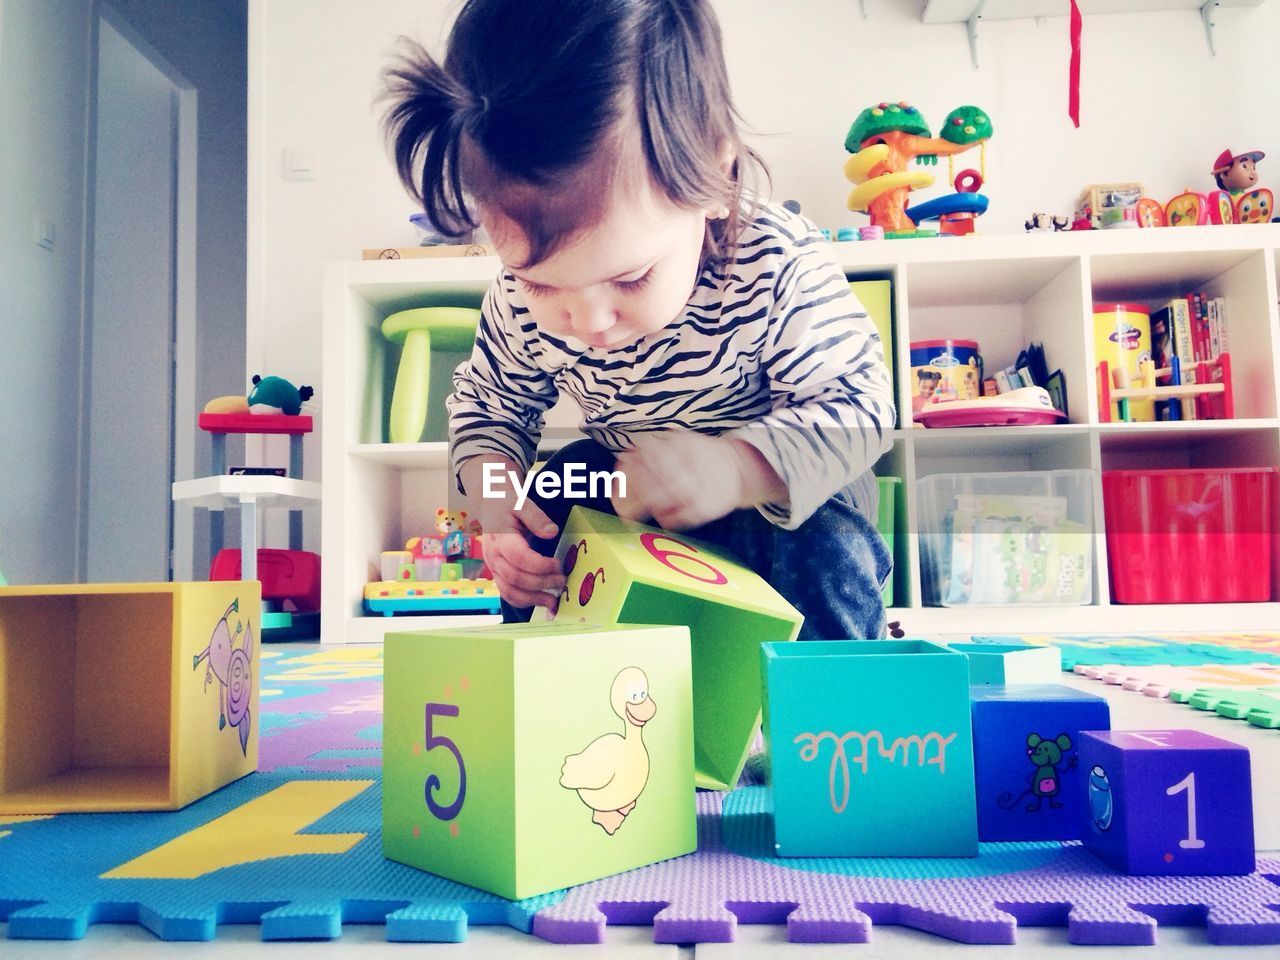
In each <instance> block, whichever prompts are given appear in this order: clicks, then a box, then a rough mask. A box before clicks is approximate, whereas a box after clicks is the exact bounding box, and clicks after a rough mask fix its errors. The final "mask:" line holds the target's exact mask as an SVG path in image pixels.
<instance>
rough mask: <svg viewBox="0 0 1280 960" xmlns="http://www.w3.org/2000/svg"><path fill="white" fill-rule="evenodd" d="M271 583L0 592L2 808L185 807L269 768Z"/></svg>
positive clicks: (127, 585)
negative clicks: (262, 735)
mask: <svg viewBox="0 0 1280 960" xmlns="http://www.w3.org/2000/svg"><path fill="white" fill-rule="evenodd" d="M260 608H261V584H259V583H258V582H257V581H256V580H253V581H247V582H235V581H217V582H213V583H125V584H73V585H67V586H31V587H13V586H9V587H0V814H45V813H71V812H89V811H94V812H105V811H133V810H176V809H178V808H180V807H184V806H186V805H187V804H189V803H191V802H192V801H194V800H198V799H199V798H200V797H203V796H205V795H206V794H208V793H212V792H213V791H214V790H216V789H218V788H219V787H222V786H224V785H226V784H228V783H231V782H232V781H233V780H238V779H239V778H241V777H243V776H244V775H245V774H248V773H252V772H253V771H254V770H256V769H257V767H258V723H259V714H258V686H257V674H258V636H259V633H258V631H259V625H260V620H259V614H260Z"/></svg>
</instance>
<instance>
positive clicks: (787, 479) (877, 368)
mask: <svg viewBox="0 0 1280 960" xmlns="http://www.w3.org/2000/svg"><path fill="white" fill-rule="evenodd" d="M453 384H454V392H453V394H452V395H451V396H450V397H449V400H448V409H449V432H450V437H451V460H452V462H453V469H454V471H455V476H456V472H457V470H458V467H459V466H460V465H461V463H462V462H463V461H465V460H467V459H469V458H471V457H475V456H479V455H486V454H489V455H492V454H497V455H500V456H506V457H510V458H511V459H513V460H515V461H516V462H517V463H519V464H521V465H522V466H523V467H524V468H525V469H526V470H527V469H528V468H529V467H530V465H531V464H532V462H533V460H534V457H535V454H536V451H537V445H538V441H539V439H540V437H541V434H542V424H543V415H544V413H545V412H546V411H547V410H548V409H550V408H551V407H552V406H553V405H554V404H555V402H556V400H557V397H558V396H559V394H560V393H561V392H563V393H566V394H568V395H569V396H570V397H572V398H573V399H574V400H575V401H577V404H578V407H579V408H580V409H581V411H582V417H583V419H582V423H581V429H582V431H583V432H584V433H586V434H587V435H588V436H590V437H592V438H593V439H595V440H596V441H598V442H599V443H601V444H602V445H603V446H605V447H606V448H608V449H610V450H614V451H621V450H625V449H627V447H629V446H630V442H629V439H628V438H629V437H631V436H634V435H635V434H637V433H639V432H642V431H655V430H669V429H676V428H687V429H691V430H697V431H699V432H701V433H707V434H712V435H720V434H728V435H731V436H734V437H737V438H740V439H742V440H745V441H746V442H747V443H750V444H751V445H752V446H754V447H756V448H757V449H758V450H759V451H760V452H761V453H762V454H763V455H764V457H765V459H766V460H768V462H769V464H770V465H771V466H772V467H773V468H774V470H776V471H777V473H778V475H779V477H781V479H782V480H783V482H784V483H785V485H786V487H787V490H788V492H789V502H787V503H776V504H765V505H763V506H761V508H760V510H761V512H762V513H763V514H764V515H765V516H766V517H767V518H768V519H769V520H771V521H772V522H773V523H775V524H777V525H778V526H780V527H783V528H785V529H794V528H795V527H797V526H799V525H800V524H801V523H803V522H804V521H805V520H806V519H807V518H808V517H809V516H810V515H811V514H812V513H813V512H814V511H815V510H816V509H817V508H818V507H819V506H821V505H822V504H823V503H825V502H826V501H827V499H829V498H830V497H831V496H833V495H834V494H835V493H836V492H837V491H839V490H841V489H842V488H843V487H845V486H847V485H849V484H850V483H852V482H853V481H854V480H856V479H857V478H859V477H860V476H862V475H863V474H864V473H865V472H866V471H868V470H869V469H870V468H871V467H872V465H873V464H874V463H875V462H876V460H877V459H879V457H880V455H881V454H882V453H884V452H885V451H886V450H887V449H888V448H889V447H890V446H891V445H892V438H891V430H892V427H893V423H894V409H893V392H892V388H891V386H890V382H889V372H888V369H887V367H886V366H885V362H884V350H883V348H882V346H881V343H880V338H879V336H878V334H877V333H876V329H875V325H874V324H873V323H872V321H871V320H870V318H869V317H868V316H867V313H866V311H865V310H864V309H863V308H862V305H861V304H860V303H859V302H858V300H857V298H856V297H855V296H854V295H853V293H852V292H851V291H850V290H849V285H848V283H847V282H846V280H845V276H844V274H843V272H842V271H841V269H840V267H839V266H838V265H837V264H836V263H835V262H834V260H833V258H832V255H831V250H830V248H829V247H828V246H827V244H826V242H825V241H824V240H823V239H822V236H821V235H820V234H819V233H818V231H817V229H816V228H815V227H814V225H813V224H812V223H810V222H809V221H808V220H806V219H805V218H804V217H802V216H800V215H799V214H793V213H791V212H790V211H788V210H786V209H785V208H783V207H781V206H779V205H773V204H763V203H762V204H761V205H760V206H759V207H758V208H757V211H756V215H755V218H754V220H753V221H752V222H750V223H748V224H745V225H744V228H743V231H742V234H741V236H740V238H739V244H738V254H737V258H736V260H735V261H734V262H733V263H731V264H725V265H720V266H718V267H717V266H714V265H709V266H707V267H704V268H703V270H702V272H701V274H700V275H699V277H698V280H697V283H696V285H695V287H694V290H693V293H692V295H691V296H690V298H689V302H688V305H687V306H686V307H685V310H684V313H683V314H682V315H681V316H680V317H679V318H678V319H677V320H675V321H673V322H672V323H671V324H669V325H667V326H666V327H665V328H663V329H662V330H659V331H657V332H656V333H652V334H649V335H647V336H645V337H642V338H641V339H640V340H638V341H636V342H635V343H633V344H630V345H628V346H625V347H622V348H618V349H614V350H612V351H609V350H600V349H595V348H590V347H586V346H585V345H583V344H580V343H578V342H577V341H575V340H568V341H566V340H562V339H558V338H556V337H553V336H549V335H548V334H546V333H544V332H542V331H540V330H539V329H538V328H537V326H536V325H535V323H534V322H533V320H532V319H531V318H530V316H529V311H528V308H527V307H526V306H525V303H524V299H523V293H522V291H521V290H520V289H519V287H518V285H517V283H516V281H515V279H514V278H513V277H512V276H511V275H510V274H509V273H506V272H504V273H503V274H502V275H501V276H499V278H498V279H497V281H496V282H495V283H494V285H493V286H492V287H491V288H490V289H489V292H488V294H487V295H486V297H485V300H484V304H483V308H482V310H481V320H480V325H479V329H478V332H477V335H476V344H475V349H474V351H473V352H472V355H471V359H470V360H469V361H467V362H466V363H463V364H462V365H461V366H459V367H458V369H457V371H456V373H455V374H454V378H453ZM459 489H461V486H460V483H459Z"/></svg>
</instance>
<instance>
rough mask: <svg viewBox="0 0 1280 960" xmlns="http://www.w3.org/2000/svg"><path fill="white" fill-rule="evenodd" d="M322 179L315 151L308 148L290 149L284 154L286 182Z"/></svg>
mask: <svg viewBox="0 0 1280 960" xmlns="http://www.w3.org/2000/svg"><path fill="white" fill-rule="evenodd" d="M319 177H320V170H319V166H318V165H317V163H316V154H315V151H314V150H312V149H310V148H308V147H289V148H288V149H286V150H285V152H284V178H285V179H286V180H317V179H319Z"/></svg>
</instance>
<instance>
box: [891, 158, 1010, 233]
mask: <svg viewBox="0 0 1280 960" xmlns="http://www.w3.org/2000/svg"><path fill="white" fill-rule="evenodd" d="M952 183H953V185H954V186H955V188H956V192H955V193H953V194H950V195H949V196H945V197H935V198H934V199H932V200H927V201H925V202H924V203H920V204H916V205H915V206H914V207H907V209H906V214H907V216H908V217H910V218H911V219H912V221H913V222H914V223H915V224H916V225H917V226H919V225H920V224H922V223H926V222H928V221H929V220H937V221H938V233H939V234H941V235H942V236H946V237H963V236H967V235H968V234H971V233H973V230H974V225H975V224H976V222H977V219H978V217H980V216H982V214H984V213H986V212H987V205H988V203H989V202H990V200H989V198H988V197H987V196H985V195H984V194H981V193H978V191H979V190H980V189H981V188H982V174H980V173H979V172H978V171H977V170H961V171H960V173H959V174H957V175H956V178H955V180H954V181H952Z"/></svg>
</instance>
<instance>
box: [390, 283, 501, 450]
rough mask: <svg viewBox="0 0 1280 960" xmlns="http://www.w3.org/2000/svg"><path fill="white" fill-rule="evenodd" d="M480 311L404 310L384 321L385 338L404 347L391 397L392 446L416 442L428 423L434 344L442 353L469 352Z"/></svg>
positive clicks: (420, 437)
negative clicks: (428, 397)
mask: <svg viewBox="0 0 1280 960" xmlns="http://www.w3.org/2000/svg"><path fill="white" fill-rule="evenodd" d="M479 322H480V311H479V310H473V309H471V308H468V307H419V308H417V309H415V310H401V311H400V312H399V313H393V314H391V315H390V316H389V317H387V319H385V320H383V321H382V335H383V336H384V337H386V338H387V339H388V340H390V341H391V342H392V343H402V344H404V352H403V353H401V354H400V369H399V370H398V371H397V372H396V385H395V389H394V391H393V392H392V394H391V423H390V429H389V433H390V436H391V442H392V443H417V442H418V441H419V440H421V439H422V429H423V427H425V426H426V423H427V390H428V388H429V387H430V383H431V344H432V342H433V341H434V343H435V345H436V346H437V347H438V348H439V349H441V350H469V349H470V348H471V345H472V343H474V342H475V338H476V325H477V324H478V323H479Z"/></svg>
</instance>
